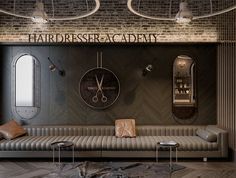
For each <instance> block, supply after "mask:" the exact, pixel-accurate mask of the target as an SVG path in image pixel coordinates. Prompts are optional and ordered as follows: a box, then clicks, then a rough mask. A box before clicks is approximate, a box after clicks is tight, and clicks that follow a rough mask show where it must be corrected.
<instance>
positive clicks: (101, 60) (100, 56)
mask: <svg viewBox="0 0 236 178" xmlns="http://www.w3.org/2000/svg"><path fill="white" fill-rule="evenodd" d="M100 67H101V68H102V52H100Z"/></svg>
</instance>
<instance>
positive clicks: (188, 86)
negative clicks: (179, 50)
mask: <svg viewBox="0 0 236 178" xmlns="http://www.w3.org/2000/svg"><path fill="white" fill-rule="evenodd" d="M196 111H197V91H196V63H195V61H194V60H193V59H192V58H191V57H189V56H186V55H180V56H177V58H176V59H175V60H174V64H173V107H172V112H173V114H174V116H175V117H177V118H178V119H190V118H192V117H193V116H194V115H195V113H196Z"/></svg>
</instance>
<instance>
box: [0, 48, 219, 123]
mask: <svg viewBox="0 0 236 178" xmlns="http://www.w3.org/2000/svg"><path fill="white" fill-rule="evenodd" d="M0 48H1V49H0V51H1V53H0V54H1V63H2V65H1V71H2V77H1V78H2V80H1V86H2V87H1V90H2V91H1V95H2V97H1V100H2V102H1V103H2V104H3V106H2V110H1V113H2V117H1V122H2V123H3V122H5V121H7V120H9V119H10V118H16V116H14V115H13V114H12V111H11V102H10V98H11V97H10V96H11V93H10V89H11V85H10V78H11V72H10V71H11V62H12V59H13V57H14V56H15V55H16V54H19V53H25V52H28V53H31V54H33V55H34V56H35V57H37V58H38V60H39V61H40V64H41V111H40V113H39V114H38V115H37V116H36V117H35V118H33V119H30V120H28V121H25V122H26V124H33V125H36V124H42V125H43V124H51V125H57V124H71V125H72V124H81V125H92V124H100V125H111V124H114V120H115V119H117V118H136V122H137V124H163V125H164V124H178V123H177V122H176V121H175V120H174V119H173V116H172V111H171V110H172V65H173V61H174V59H175V58H176V57H177V56H178V55H181V54H185V55H189V56H190V57H192V58H193V59H194V60H196V63H197V83H198V86H197V88H198V113H197V119H196V121H195V122H194V123H193V124H216V120H217V119H216V61H217V60H216V55H217V52H216V45H215V44H198V45H197V44H187V45H186V44H176V45H173V44H170V45H168V44H159V45H158V44H157V45H67V46H62V45H61V46H60V45H58V46H53V45H51V46H11V45H8V46H4V45H2V46H0ZM97 51H102V52H103V67H106V68H108V69H110V70H112V71H113V72H114V73H115V74H116V75H117V76H118V78H119V80H120V83H121V93H120V96H119V98H118V100H117V102H116V103H115V104H114V105H113V106H111V107H110V108H108V109H105V110H94V109H91V108H89V107H88V106H87V105H86V104H85V103H84V102H83V101H82V100H81V98H80V95H79V90H78V87H79V81H80V79H81V77H82V75H83V74H84V73H85V72H86V71H87V70H89V69H91V68H94V67H96V53H97ZM48 56H50V58H51V59H52V60H53V61H54V62H55V63H56V64H57V65H58V66H60V67H62V68H64V69H65V70H66V76H65V77H61V76H59V75H58V74H57V72H50V71H49V68H48V66H49V62H48V60H47V57H48ZM153 60H154V63H153V65H154V69H153V71H152V72H151V73H149V74H148V75H147V76H146V77H143V76H142V70H143V68H144V67H145V66H146V65H147V64H149V63H151V62H152V61H153Z"/></svg>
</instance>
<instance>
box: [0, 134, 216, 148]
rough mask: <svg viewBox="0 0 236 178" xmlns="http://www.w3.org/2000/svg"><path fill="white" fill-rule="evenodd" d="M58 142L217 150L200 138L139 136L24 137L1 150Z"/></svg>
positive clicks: (81, 145)
mask: <svg viewBox="0 0 236 178" xmlns="http://www.w3.org/2000/svg"><path fill="white" fill-rule="evenodd" d="M56 141H72V142H74V144H75V149H76V150H126V151H127V150H147V151H148V150H149V151H155V149H156V143H157V142H161V141H175V142H177V143H179V144H180V146H179V148H178V150H180V151H212V150H217V148H218V147H217V143H216V142H207V141H205V140H203V139H201V138H200V137H198V136H187V137H186V136H137V137H136V138H117V137H116V136H38V137H34V136H23V137H19V138H16V139H14V140H0V150H1V151H3V150H8V151H13V150H17V151H23V150H24V151H26V150H29V151H30V150H36V151H37V150H41V151H43V150H51V149H52V148H51V146H50V144H51V143H52V142H56Z"/></svg>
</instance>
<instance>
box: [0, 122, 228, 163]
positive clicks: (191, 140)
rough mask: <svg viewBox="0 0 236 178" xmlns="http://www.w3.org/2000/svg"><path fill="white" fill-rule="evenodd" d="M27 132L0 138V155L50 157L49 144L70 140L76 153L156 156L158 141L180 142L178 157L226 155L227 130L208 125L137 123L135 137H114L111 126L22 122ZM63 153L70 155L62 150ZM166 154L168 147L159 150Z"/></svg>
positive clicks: (85, 155)
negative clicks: (204, 134) (210, 135)
mask: <svg viewBox="0 0 236 178" xmlns="http://www.w3.org/2000/svg"><path fill="white" fill-rule="evenodd" d="M24 129H25V130H26V131H27V135H25V136H22V137H18V138H15V139H13V140H5V139H1V140H0V157H1V158H3V157H14V158H16V157H34V158H36V157H40V158H42V157H52V148H51V146H50V144H51V143H52V142H55V141H72V142H73V143H74V145H75V157H137V158H142V157H146V158H152V157H153V158H155V149H156V144H157V142H160V141H175V142H177V143H179V148H178V157H180V158H194V157H197V158H213V157H217V158H223V157H227V156H228V138H227V137H228V136H227V132H226V131H224V130H222V129H220V128H218V127H217V126H214V125H208V126H186V125H184V126H137V127H136V135H137V136H136V137H135V138H117V137H116V136H115V128H114V126H97V125H96V126H24ZM199 129H203V130H206V131H209V132H211V133H213V134H215V135H216V137H217V139H216V140H215V141H213V142H209V141H207V140H205V139H203V138H201V137H199V136H198V135H197V134H196V132H197V130H199ZM63 156H65V157H67V156H68V157H69V156H71V151H70V150H65V151H64V153H63ZM159 156H160V157H168V156H169V152H168V150H160V152H159Z"/></svg>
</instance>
